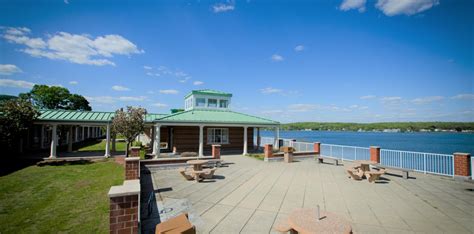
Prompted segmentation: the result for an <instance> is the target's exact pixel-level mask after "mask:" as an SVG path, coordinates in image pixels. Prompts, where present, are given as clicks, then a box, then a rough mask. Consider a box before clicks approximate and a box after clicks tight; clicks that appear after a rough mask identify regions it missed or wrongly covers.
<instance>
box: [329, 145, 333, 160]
mask: <svg viewBox="0 0 474 234" xmlns="http://www.w3.org/2000/svg"><path fill="white" fill-rule="evenodd" d="M329 156H330V157H332V145H330V146H329Z"/></svg>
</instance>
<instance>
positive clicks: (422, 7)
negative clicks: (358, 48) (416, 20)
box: [375, 0, 439, 16]
mask: <svg viewBox="0 0 474 234" xmlns="http://www.w3.org/2000/svg"><path fill="white" fill-rule="evenodd" d="M438 4H439V0H378V1H377V4H375V7H377V8H378V9H379V10H381V11H383V13H384V14H385V15H387V16H394V15H401V14H405V15H414V14H417V13H420V12H422V11H426V10H428V9H430V8H432V7H433V6H436V5H438Z"/></svg>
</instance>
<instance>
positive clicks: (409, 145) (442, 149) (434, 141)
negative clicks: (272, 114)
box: [261, 131, 474, 155]
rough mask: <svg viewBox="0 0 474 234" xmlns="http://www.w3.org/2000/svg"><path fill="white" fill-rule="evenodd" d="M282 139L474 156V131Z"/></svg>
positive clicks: (297, 134) (311, 134)
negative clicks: (462, 153) (461, 153)
mask: <svg viewBox="0 0 474 234" xmlns="http://www.w3.org/2000/svg"><path fill="white" fill-rule="evenodd" d="M261 136H262V137H263V136H265V137H274V132H273V131H261ZM280 138H288V139H296V140H297V141H306V142H316V141H319V142H321V143H323V144H337V145H351V146H360V147H369V146H380V147H381V148H382V149H393V150H406V151H418V152H429V153H440V154H452V153H454V152H464V153H470V154H471V155H474V134H473V133H446V132H410V133H384V132H334V131H280Z"/></svg>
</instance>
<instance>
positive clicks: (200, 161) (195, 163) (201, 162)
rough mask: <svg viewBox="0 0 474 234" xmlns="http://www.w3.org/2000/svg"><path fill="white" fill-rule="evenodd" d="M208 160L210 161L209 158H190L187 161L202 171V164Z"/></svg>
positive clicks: (195, 168) (196, 169)
mask: <svg viewBox="0 0 474 234" xmlns="http://www.w3.org/2000/svg"><path fill="white" fill-rule="evenodd" d="M208 162H209V160H202V159H198V160H189V161H187V162H186V163H187V164H190V165H193V168H194V170H195V171H202V165H203V164H206V163H208Z"/></svg>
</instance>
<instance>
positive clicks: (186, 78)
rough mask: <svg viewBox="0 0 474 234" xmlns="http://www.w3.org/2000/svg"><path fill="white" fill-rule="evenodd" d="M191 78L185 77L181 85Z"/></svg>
mask: <svg viewBox="0 0 474 234" xmlns="http://www.w3.org/2000/svg"><path fill="white" fill-rule="evenodd" d="M189 79H191V77H185V78H184V79H181V80H179V82H180V83H186V82H187V81H188V80H189Z"/></svg>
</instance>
